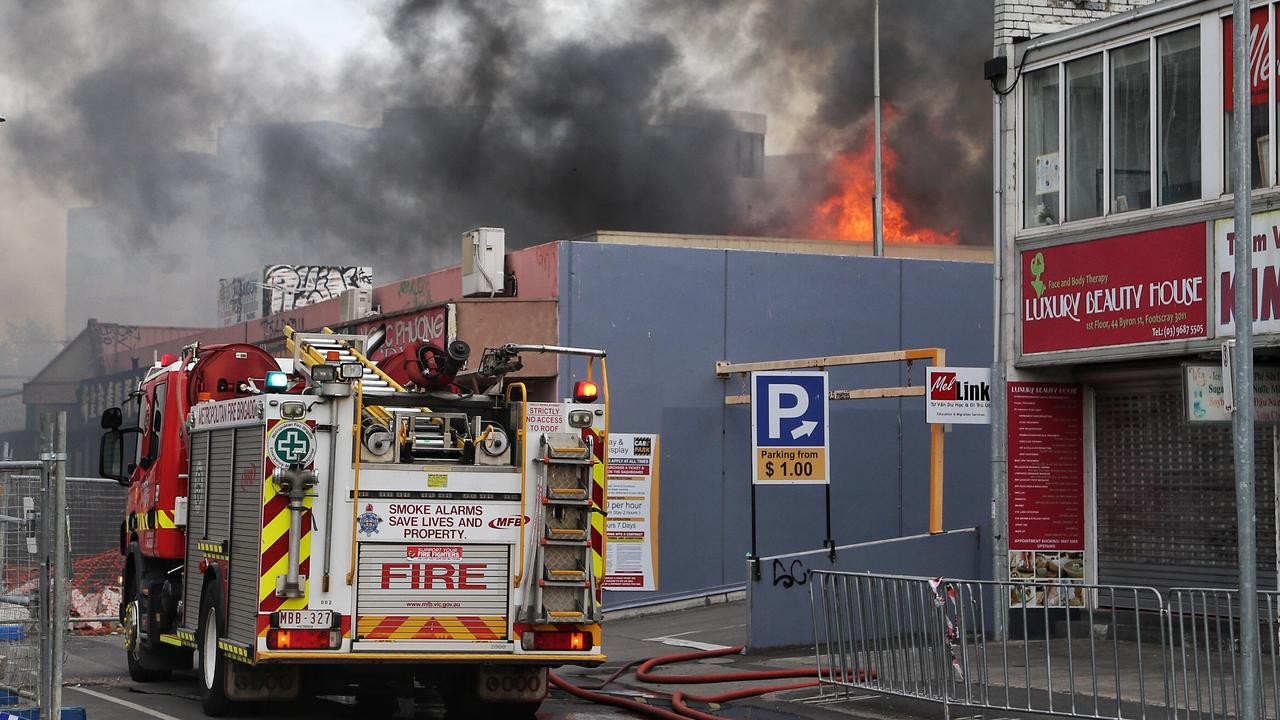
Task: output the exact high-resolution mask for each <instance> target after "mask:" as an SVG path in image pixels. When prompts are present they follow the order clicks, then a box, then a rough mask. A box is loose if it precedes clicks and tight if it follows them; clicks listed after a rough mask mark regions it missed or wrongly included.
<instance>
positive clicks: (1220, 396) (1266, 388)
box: [1183, 364, 1280, 423]
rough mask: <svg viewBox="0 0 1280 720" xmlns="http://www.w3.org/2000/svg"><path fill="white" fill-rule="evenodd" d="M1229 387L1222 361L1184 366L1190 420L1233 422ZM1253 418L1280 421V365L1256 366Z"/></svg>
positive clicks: (1185, 398) (1184, 389) (1185, 394)
mask: <svg viewBox="0 0 1280 720" xmlns="http://www.w3.org/2000/svg"><path fill="white" fill-rule="evenodd" d="M1228 391H1229V388H1227V387H1225V386H1224V384H1223V382H1222V365H1221V364H1213V365H1184V366H1183V398H1184V400H1185V403H1186V411H1187V420H1188V421H1189V422H1224V423H1225V422H1231V413H1230V412H1229V411H1228V410H1227V392H1228ZM1253 419H1254V420H1255V421H1256V422H1260V423H1280V367H1260V366H1256V365H1255V366H1254V368H1253Z"/></svg>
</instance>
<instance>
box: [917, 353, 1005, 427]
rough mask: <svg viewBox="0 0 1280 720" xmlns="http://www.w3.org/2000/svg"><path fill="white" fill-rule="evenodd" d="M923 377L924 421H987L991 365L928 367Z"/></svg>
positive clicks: (989, 416)
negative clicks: (983, 366) (982, 366)
mask: <svg viewBox="0 0 1280 720" xmlns="http://www.w3.org/2000/svg"><path fill="white" fill-rule="evenodd" d="M925 380H926V382H925V422H929V423H944V424H945V423H955V424H957V425H990V424H991V368H964V367H931V368H928V369H927V370H926V372H925Z"/></svg>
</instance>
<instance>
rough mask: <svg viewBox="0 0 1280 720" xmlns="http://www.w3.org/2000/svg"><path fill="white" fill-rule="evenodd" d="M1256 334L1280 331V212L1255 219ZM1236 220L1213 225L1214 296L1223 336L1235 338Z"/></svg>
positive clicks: (1275, 211) (1254, 300) (1216, 319)
mask: <svg viewBox="0 0 1280 720" xmlns="http://www.w3.org/2000/svg"><path fill="white" fill-rule="evenodd" d="M1252 226H1253V255H1252V259H1253V320H1254V322H1253V331H1254V332H1255V333H1273V332H1280V210H1273V211H1271V212H1265V213H1259V214H1257V215H1254V216H1253V221H1252ZM1235 228H1236V221H1235V218H1226V219H1224V220H1219V221H1217V222H1215V223H1214V224H1213V271H1214V283H1213V291H1214V297H1215V298H1216V300H1217V304H1216V307H1217V308H1218V312H1217V317H1215V318H1214V320H1215V324H1216V327H1217V331H1218V336H1219V337H1230V336H1233V335H1235V333H1236V326H1235V305H1236V303H1235V297H1236V295H1235V292H1236V291H1235V266H1236V256H1235V252H1234V251H1235V239H1236V232H1235Z"/></svg>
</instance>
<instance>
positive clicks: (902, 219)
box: [808, 130, 960, 245]
mask: <svg viewBox="0 0 1280 720" xmlns="http://www.w3.org/2000/svg"><path fill="white" fill-rule="evenodd" d="M874 139H875V138H874V130H869V131H868V132H867V135H866V138H865V139H864V141H863V143H862V146H861V147H859V148H855V149H852V150H846V151H844V152H842V153H839V154H838V155H836V157H835V159H834V160H833V161H832V163H831V167H830V168H829V170H828V174H829V177H830V179H831V184H832V185H833V186H834V187H835V188H836V190H835V192H834V194H832V195H831V196H830V197H828V198H827V199H825V200H823V201H822V202H821V203H819V204H818V206H817V207H815V208H814V209H813V215H812V217H811V218H810V220H809V228H808V237H811V238H817V239H819V240H852V241H855V242H871V241H872V239H873V238H874V237H875V210H874V209H873V207H872V199H873V198H874V197H875V189H876V180H875V144H874ZM897 164H898V154H897V153H896V152H894V151H893V149H892V148H891V147H889V146H888V145H884V146H883V147H882V148H881V165H882V176H883V179H884V241H885V243H925V244H934V245H955V244H957V243H959V242H960V238H959V231H957V230H952V231H950V232H939V231H937V230H932V229H929V228H918V227H915V226H914V225H912V224H911V221H910V220H909V219H908V218H907V212H906V210H905V209H904V208H903V207H902V204H901V203H899V202H897V201H895V200H894V199H893V195H894V187H895V182H894V168H895V167H896V166H897Z"/></svg>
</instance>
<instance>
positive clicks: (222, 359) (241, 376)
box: [187, 343, 280, 406]
mask: <svg viewBox="0 0 1280 720" xmlns="http://www.w3.org/2000/svg"><path fill="white" fill-rule="evenodd" d="M279 369H280V365H279V363H277V362H276V359H275V358H273V357H271V354H270V353H268V352H267V351H266V350H263V349H262V348H260V347H258V346H257V345H249V344H247V343H231V344H229V345H210V346H208V347H203V348H200V355H199V357H198V358H197V359H196V364H195V367H193V368H192V369H191V375H190V380H189V382H188V383H187V402H188V404H189V406H190V405H195V404H196V402H197V401H199V399H200V395H201V394H203V393H208V394H209V397H210V399H212V400H229V399H231V398H234V397H238V396H241V395H243V394H244V393H242V392H240V390H239V387H240V384H241V383H243V382H244V381H246V380H250V379H252V380H254V382H255V383H256V384H257V386H258V387H259V388H262V387H264V385H263V381H264V380H265V379H266V377H267V373H268V372H270V371H273V370H279Z"/></svg>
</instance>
